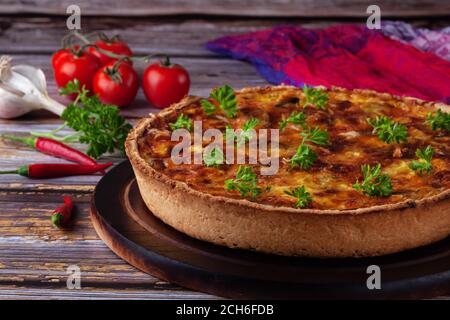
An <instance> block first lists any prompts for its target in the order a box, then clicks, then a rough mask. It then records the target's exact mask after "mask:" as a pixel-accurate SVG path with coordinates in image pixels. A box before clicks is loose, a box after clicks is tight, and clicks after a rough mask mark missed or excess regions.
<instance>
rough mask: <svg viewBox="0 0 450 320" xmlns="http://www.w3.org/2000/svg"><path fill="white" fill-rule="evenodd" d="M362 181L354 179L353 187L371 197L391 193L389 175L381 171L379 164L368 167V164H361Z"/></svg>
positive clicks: (385, 195)
mask: <svg viewBox="0 0 450 320" xmlns="http://www.w3.org/2000/svg"><path fill="white" fill-rule="evenodd" d="M361 171H362V174H363V181H362V182H361V183H360V182H359V179H358V180H356V182H355V184H354V185H353V188H354V189H355V190H358V191H362V193H364V194H366V195H368V196H371V197H388V196H390V195H391V194H392V183H391V177H389V176H388V175H387V174H383V173H382V172H381V165H380V164H377V165H376V166H375V167H370V165H368V164H364V165H362V166H361Z"/></svg>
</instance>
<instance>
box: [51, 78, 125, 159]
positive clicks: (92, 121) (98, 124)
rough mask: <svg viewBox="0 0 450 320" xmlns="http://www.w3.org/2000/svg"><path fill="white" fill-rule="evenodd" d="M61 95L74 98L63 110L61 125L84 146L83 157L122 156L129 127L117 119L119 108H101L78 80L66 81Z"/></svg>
mask: <svg viewBox="0 0 450 320" xmlns="http://www.w3.org/2000/svg"><path fill="white" fill-rule="evenodd" d="M60 92H61V93H62V94H77V97H76V99H75V101H73V102H72V103H71V104H69V106H68V107H67V108H66V109H65V110H64V112H63V114H62V115H61V118H62V119H63V120H65V125H66V126H68V127H70V128H72V129H74V130H75V131H78V132H77V137H78V141H79V142H80V143H85V144H87V145H88V149H87V154H88V155H89V156H91V157H93V158H99V157H100V156H101V155H102V154H104V153H107V152H110V153H112V152H114V151H115V150H119V151H121V152H122V153H124V152H125V150H124V149H125V148H124V144H125V139H126V138H127V135H128V133H129V132H130V130H131V128H132V126H131V124H129V123H127V122H126V121H125V119H124V118H123V117H122V116H121V115H120V113H119V108H118V107H117V106H114V105H109V104H104V103H102V102H101V101H100V99H99V98H98V97H97V96H96V95H92V96H89V95H88V94H89V91H88V90H86V88H85V87H84V86H83V88H81V89H80V85H79V82H78V80H74V81H69V82H68V83H67V85H66V86H65V87H64V88H62V89H61V90H60Z"/></svg>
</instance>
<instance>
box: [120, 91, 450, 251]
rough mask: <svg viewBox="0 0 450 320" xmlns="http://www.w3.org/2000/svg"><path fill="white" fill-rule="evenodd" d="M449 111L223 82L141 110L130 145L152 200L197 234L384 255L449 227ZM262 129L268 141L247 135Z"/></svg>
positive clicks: (374, 97) (380, 98)
mask: <svg viewBox="0 0 450 320" xmlns="http://www.w3.org/2000/svg"><path fill="white" fill-rule="evenodd" d="M449 112H450V106H448V105H445V104H441V103H432V102H425V101H421V100H418V99H414V98H409V97H398V96H392V95H390V94H385V93H377V92H374V91H370V90H346V89H342V88H331V89H327V88H323V87H315V88H313V87H305V88H296V87H290V86H277V87H266V88H245V89H242V90H239V91H234V90H233V89H232V88H231V87H229V86H226V85H225V86H223V87H219V88H215V89H213V90H212V91H211V94H210V96H209V98H207V99H205V98H200V97H193V96H189V97H186V98H184V99H183V100H182V101H181V102H179V103H177V104H175V105H173V106H171V107H169V108H167V109H165V110H163V111H161V112H160V113H159V114H156V115H154V114H150V115H149V117H147V118H144V119H142V120H140V121H139V122H138V124H137V125H136V127H135V128H134V129H133V130H132V132H131V133H130V134H129V136H128V139H127V141H126V152H127V155H128V157H129V159H130V161H131V164H132V166H133V169H134V172H135V175H136V179H137V183H138V185H139V190H140V192H141V195H142V198H143V200H144V201H145V203H146V205H147V206H148V208H149V209H150V211H151V212H152V213H153V214H154V215H155V216H157V217H158V218H160V219H161V220H162V221H163V222H165V223H166V224H168V225H170V226H172V227H173V228H175V229H177V230H179V231H181V232H183V233H185V234H187V235H189V236H192V237H194V238H197V239H200V240H204V241H208V242H212V243H215V244H218V245H224V246H227V247H230V248H242V249H251V250H257V251H261V252H266V253H273V254H279V255H287V256H310V257H362V256H378V255H384V254H389V253H395V252H399V251H402V250H406V249H411V248H415V247H419V246H423V245H426V244H430V243H432V242H435V241H438V240H441V239H443V238H445V237H447V236H448V235H449V234H450V113H449ZM199 123H200V124H201V125H198V124H199ZM210 129H215V130H213V131H214V132H216V133H217V132H219V133H223V137H224V138H223V139H218V138H217V137H216V136H214V138H211V135H208V134H206V133H207V132H208V130H209V132H211V130H210ZM175 132H178V133H180V132H181V133H182V134H181V135H180V134H177V135H174V133H175ZM261 133H265V134H266V141H265V144H261V143H260V141H257V142H256V143H251V141H253V140H255V139H256V138H259V137H263V135H261ZM182 138H186V139H184V147H183V148H184V149H183V150H184V151H186V150H187V151H189V154H188V156H187V157H186V156H185V157H184V158H183V159H184V160H186V161H181V162H180V161H178V160H179V158H174V156H173V155H174V154H177V153H176V152H174V151H175V148H179V147H180V143H181V141H182V140H183V139H182ZM264 146H265V147H266V148H263V147H264ZM199 149H200V151H199ZM256 149H258V150H256ZM255 151H256V152H255ZM238 152H240V155H241V156H240V158H239V157H238V156H237V154H238ZM199 154H200V157H198V155H199ZM230 155H231V156H230ZM233 155H234V156H233ZM229 156H230V158H231V161H229V159H230V158H229ZM238 158H239V159H240V160H241V161H240V162H239V161H236V160H237V159H238ZM177 159H178V160H177ZM199 159H200V161H199ZM233 159H234V161H233ZM267 159H270V163H269V162H268V161H267ZM194 160H197V161H194ZM242 160H244V161H242ZM271 166H272V169H273V168H275V170H269V169H270V167H271ZM264 170H265V171H264ZM267 172H269V173H267Z"/></svg>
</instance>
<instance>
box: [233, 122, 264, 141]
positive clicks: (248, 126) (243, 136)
mask: <svg viewBox="0 0 450 320" xmlns="http://www.w3.org/2000/svg"><path fill="white" fill-rule="evenodd" d="M259 122H260V121H259V119H257V118H250V119H249V120H248V121H247V122H246V123H244V126H243V128H242V131H241V133H240V134H239V135H238V136H237V144H238V145H242V144H243V143H245V142H248V141H250V139H251V138H252V137H253V134H254V131H253V130H254V129H255V127H256V126H257V125H258V124H259Z"/></svg>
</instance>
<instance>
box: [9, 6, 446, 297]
mask: <svg viewBox="0 0 450 320" xmlns="http://www.w3.org/2000/svg"><path fill="white" fill-rule="evenodd" d="M372 2H373V1H365V0H350V1H337V0H321V1H306V0H300V1H276V2H275V1H267V0H264V1H256V0H247V1H238V2H237V3H238V4H236V3H233V1H219V0H217V1H200V0H194V1H188V0H185V1H183V0H177V1H162V0H159V1H158V0H157V1H154V2H153V4H150V3H149V4H145V2H144V1H139V0H132V1H126V2H125V1H124V2H121V3H122V5H120V4H117V3H114V4H113V3H110V4H108V3H106V2H104V1H92V0H91V1H88V0H83V1H77V3H78V4H79V5H80V7H81V9H82V22H81V23H82V31H83V32H91V31H96V30H101V31H105V32H107V33H108V34H110V35H112V34H115V33H120V34H121V36H122V37H123V38H124V39H125V40H126V41H127V42H128V43H129V44H130V46H131V47H132V49H133V51H134V52H135V53H136V54H147V53H154V52H159V53H167V54H170V55H171V56H172V58H173V61H174V62H177V63H180V64H182V65H184V66H185V67H186V68H187V69H188V70H189V72H190V74H191V80H192V87H191V94H195V95H203V96H206V95H207V94H208V93H209V90H210V88H211V87H213V86H216V85H222V84H224V83H228V84H230V85H232V86H233V87H235V88H240V87H243V86H257V85H265V84H266V81H265V80H264V79H263V78H262V77H261V76H259V75H258V74H257V72H256V71H255V69H254V68H253V67H252V66H251V65H249V64H247V63H244V62H240V61H234V60H230V59H226V58H223V57H220V56H217V55H214V54H213V53H211V52H209V51H207V50H205V49H204V48H203V44H204V43H205V42H206V41H207V40H209V39H213V38H216V37H218V36H222V35H225V34H229V33H243V32H248V31H253V30H258V29H262V28H267V27H271V26H274V25H277V24H282V23H301V24H303V25H304V26H306V27H322V26H327V25H330V24H332V23H336V22H342V21H355V22H364V21H365V17H366V14H365V8H366V7H367V5H368V4H371V3H372ZM425 2H426V3H427V5H423V3H425ZM71 3H72V1H70V0H68V1H59V2H57V4H55V2H53V1H48V0H42V1H38V0H30V1H26V2H20V3H19V4H17V3H16V1H12V0H10V1H8V0H5V1H2V3H0V53H1V54H9V55H11V56H12V57H13V59H14V60H13V62H14V64H19V63H26V64H32V65H35V66H37V67H40V68H42V69H43V70H44V72H45V74H46V76H47V81H48V90H49V93H50V95H51V96H53V97H55V98H57V99H58V100H60V101H64V99H61V98H60V97H58V96H57V93H56V92H57V90H56V87H55V83H54V81H53V75H52V72H51V68H50V55H51V53H52V52H53V51H55V50H56V49H57V48H59V45H60V39H61V37H62V36H63V35H64V34H65V33H66V29H65V25H66V23H65V19H66V17H65V8H66V7H67V5H68V4H71ZM380 3H381V4H383V3H385V5H384V6H383V5H381V7H382V10H383V11H382V14H383V17H388V16H391V17H395V16H405V17H413V18H412V20H411V19H410V21H411V22H412V23H414V24H416V25H420V26H427V27H432V28H434V27H441V26H445V25H448V24H449V16H450V3H449V2H448V1H413V0H408V1H402V2H401V4H400V5H396V4H394V3H395V2H394V1H385V2H383V1H380ZM125 4H126V5H125ZM344 4H345V7H344ZM143 67H144V66H143V65H137V68H138V70H139V72H142V69H143ZM155 111H156V109H153V108H151V107H150V106H149V105H148V104H147V103H146V101H145V98H144V96H143V94H142V92H139V95H138V97H137V100H136V102H135V103H134V105H133V106H132V107H130V108H127V109H124V110H123V114H124V115H125V116H126V117H127V118H128V119H129V121H130V122H132V123H133V122H135V121H136V119H137V118H139V117H142V116H144V115H146V114H148V113H149V112H155ZM60 124H61V120H59V119H58V118H57V117H55V116H53V115H51V114H50V113H47V112H42V111H39V112H34V113H33V114H30V115H27V116H25V117H22V118H20V119H16V120H0V133H1V134H4V133H9V134H19V135H26V134H27V133H29V132H30V131H31V130H37V131H46V130H50V129H53V128H55V127H56V126H58V125H60ZM79 147H80V148H81V149H82V146H79ZM103 160H111V161H113V162H114V163H118V162H120V161H122V160H123V158H121V157H118V156H107V157H105V158H104V159H103ZM55 161H59V160H55V159H53V158H51V157H48V156H45V155H42V154H40V153H38V152H35V151H33V150H30V149H29V148H26V147H23V146H20V145H18V144H15V143H11V142H6V141H3V140H0V165H1V166H0V168H2V169H12V168H15V167H17V166H18V165H22V164H27V163H33V162H55ZM98 180H99V176H86V177H72V178H62V179H52V180H39V181H37V180H29V179H27V178H23V177H18V176H14V175H3V176H0V299H16V298H26V299H98V298H101V299H104V298H107V299H116V298H121V299H123V298H125V299H209V298H216V297H213V296H210V295H207V294H203V293H199V292H192V291H189V290H186V289H183V288H180V287H178V286H176V285H172V284H170V283H167V282H164V281H161V280H159V279H157V278H154V277H152V276H149V275H147V274H145V273H142V272H140V271H139V270H137V269H135V268H133V267H131V266H130V265H128V264H127V263H126V262H124V261H122V260H121V259H120V258H118V257H117V256H116V255H115V254H114V253H112V252H111V251H110V250H109V249H108V247H106V245H105V244H104V243H103V242H102V241H101V240H100V239H99V238H98V236H97V234H96V233H95V231H94V229H93V228H92V226H91V223H90V220H89V216H88V206H89V201H90V197H91V193H92V191H93V189H94V187H95V184H96V183H97V181H98ZM63 194H67V195H70V196H72V197H73V198H74V199H75V202H76V214H75V217H74V226H73V227H72V228H71V229H69V230H58V229H56V228H54V227H52V225H51V223H50V213H51V212H52V210H53V209H54V208H55V207H57V206H58V205H59V204H60V202H61V200H62V195H63ZM69 265H78V266H79V267H80V269H81V286H82V288H81V289H80V290H76V289H73V290H69V289H67V288H66V280H67V276H68V275H67V273H66V269H67V267H68V266H69Z"/></svg>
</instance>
